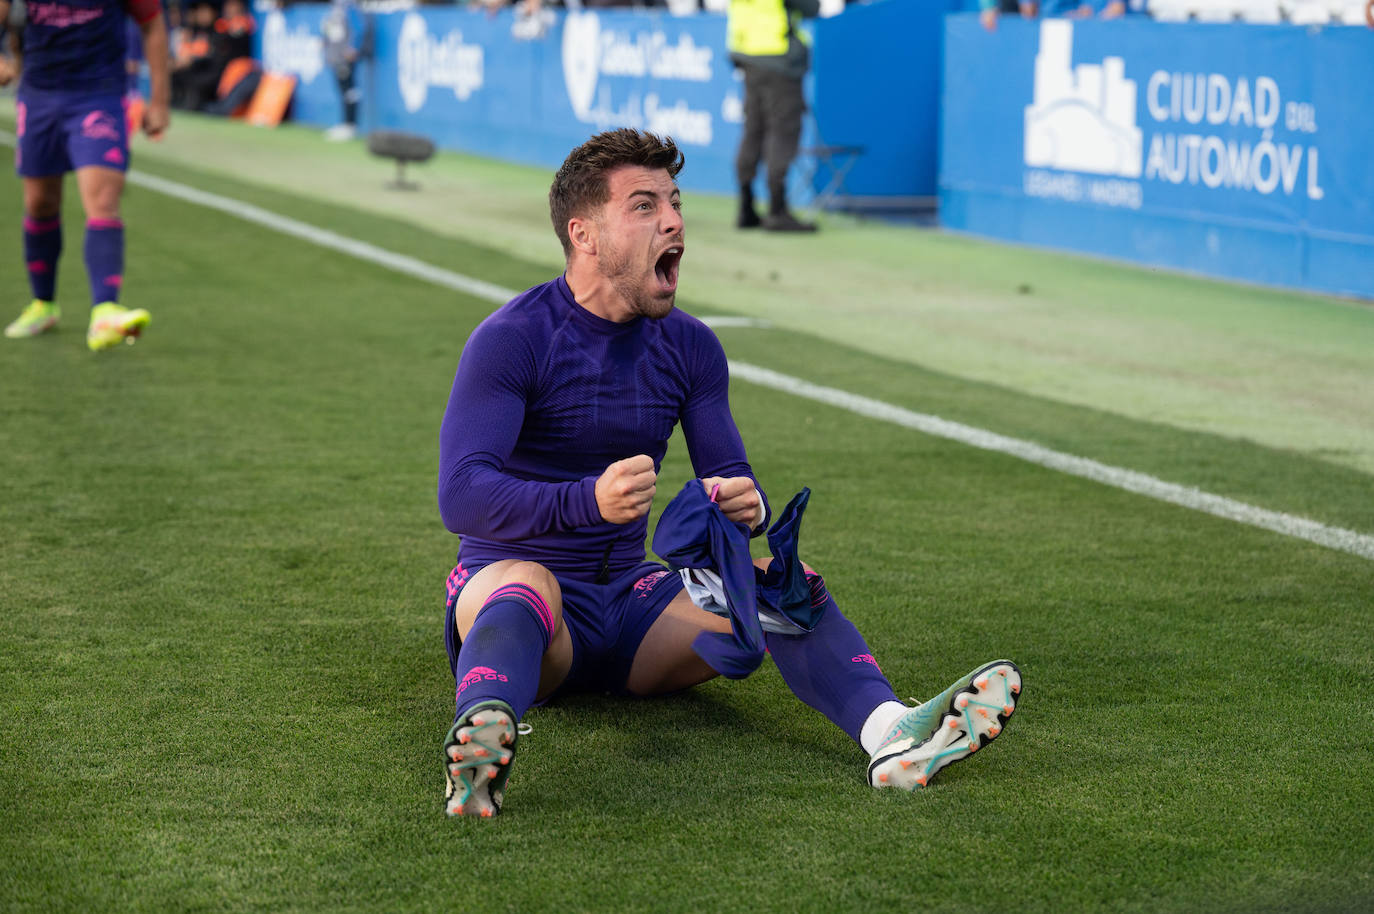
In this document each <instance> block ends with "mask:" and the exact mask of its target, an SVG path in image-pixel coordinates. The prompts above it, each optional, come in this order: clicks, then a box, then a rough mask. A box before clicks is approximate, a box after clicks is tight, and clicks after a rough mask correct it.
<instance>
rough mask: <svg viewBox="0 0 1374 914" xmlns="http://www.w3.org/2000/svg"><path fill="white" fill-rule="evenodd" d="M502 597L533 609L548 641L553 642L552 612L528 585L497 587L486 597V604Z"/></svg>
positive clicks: (537, 593)
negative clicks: (516, 600) (526, 604)
mask: <svg viewBox="0 0 1374 914" xmlns="http://www.w3.org/2000/svg"><path fill="white" fill-rule="evenodd" d="M502 597H515V598H516V599H519V600H524V601H525V602H526V603H528V604H529V605H530V606H532V607H533V608H534V611H535V612H536V613H538V614H539V621H540V622H542V623H544V629H545V630H546V631H547V632H548V633H549V640H550V641H552V640H553V611H552V610H551V609H549V604H548V603H547V602H545V600H544V598H543V597H542V596H540V595H539V591H537V590H535V589H534V588H533V587H531V586H529V585H528V584H507V585H506V586H505V587H498V588H496V589H495V590H493V591H492V592H491V596H489V597H487V602H488V603H490V602H491V601H493V600H499V599H501V598H502Z"/></svg>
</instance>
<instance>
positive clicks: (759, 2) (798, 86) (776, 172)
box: [726, 0, 820, 232]
mask: <svg viewBox="0 0 1374 914" xmlns="http://www.w3.org/2000/svg"><path fill="white" fill-rule="evenodd" d="M819 12H820V0H730V11H729V15H728V18H727V21H726V31H727V35H726V45H727V47H728V48H729V50H730V60H731V61H732V62H733V63H734V64H735V66H737V67H739V68H740V70H742V71H743V73H744V134H743V136H742V137H741V138H740V144H739V154H738V155H737V156H736V158H735V171H736V176H737V177H738V178H739V187H740V209H739V218H738V220H737V221H736V225H738V226H739V227H740V228H755V227H757V226H760V225H762V226H763V227H764V228H765V229H767V230H769V231H775V232H814V231H815V230H816V226H815V225H814V224H813V223H810V222H802V221H800V220H799V219H797V218H796V217H795V216H793V215H792V213H791V211H790V210H788V208H787V170H788V168H790V167H791V166H792V160H793V159H794V158H796V156H797V144H798V143H799V142H800V140H801V128H802V113H803V112H804V111H805V110H806V102H805V101H804V100H803V98H802V77H804V76H805V75H806V68H807V66H809V64H810V61H811V51H810V48H808V47H807V44H806V41H804V40H803V38H802V36H801V35H800V34H799V33H798V31H797V24H798V23H799V22H800V21H801V19H802V18H803V17H807V18H809V17H813V16H815V15H816V14H817V13H819ZM760 160H762V161H764V162H766V163H767V165H768V215H767V216H765V217H764V218H762V219H760V218H759V214H758V211H757V210H755V209H754V176H755V175H756V174H757V172H758V168H759V162H760Z"/></svg>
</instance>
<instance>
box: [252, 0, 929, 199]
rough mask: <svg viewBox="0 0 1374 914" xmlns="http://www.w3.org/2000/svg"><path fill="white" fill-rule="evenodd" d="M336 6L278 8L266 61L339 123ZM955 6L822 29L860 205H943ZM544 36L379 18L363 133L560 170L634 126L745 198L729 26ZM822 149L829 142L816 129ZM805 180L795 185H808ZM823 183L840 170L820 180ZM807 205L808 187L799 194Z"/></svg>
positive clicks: (311, 111)
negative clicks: (939, 184) (944, 59)
mask: <svg viewBox="0 0 1374 914" xmlns="http://www.w3.org/2000/svg"><path fill="white" fill-rule="evenodd" d="M327 8H328V7H327V6H325V5H324V4H310V3H304V4H293V5H291V6H288V7H287V8H286V9H284V10H276V11H271V12H269V13H267V15H266V18H265V19H264V22H263V27H262V28H261V29H260V30H259V57H260V58H262V59H263V61H264V65H265V66H266V67H267V69H269V70H273V71H276V72H284V73H292V74H295V75H296V76H297V78H298V80H299V82H298V86H297V90H296V96H295V100H294V102H293V106H292V111H291V116H292V118H293V119H295V120H297V121H302V122H305V123H310V124H319V125H329V124H333V123H335V122H336V121H337V120H338V119H339V116H340V112H341V105H340V101H339V91H338V87H337V85H336V84H335V80H334V77H333V75H332V74H331V73H329V71H328V69H327V68H326V67H325V65H324V58H323V45H322V43H321V40H320V37H319V26H320V21H321V20H322V19H323V17H324V13H325V11H326V10H327ZM943 12H944V6H943V5H942V4H940V3H937V4H933V5H932V4H928V3H927V4H911V3H908V2H907V0H886V2H880V3H874V4H871V5H862V6H854V7H851V8H850V9H848V10H847V11H846V12H845V13H844V15H842V16H838V17H836V18H834V19H824V20H819V21H816V22H814V23H812V24H811V26H810V28H811V30H812V31H813V32H814V36H815V37H814V62H813V78H812V79H811V80H809V85H810V86H813V87H814V94H815V97H814V100H813V102H812V107H813V108H814V109H815V112H816V123H817V124H818V125H819V126H820V137H821V138H822V139H823V141H824V142H825V143H828V144H842V145H854V146H862V147H864V150H865V152H864V154H863V155H862V156H860V157H859V159H858V160H857V163H856V164H855V166H854V169H853V171H852V172H851V173H850V175H849V178H848V180H847V181H846V188H845V189H846V191H847V192H848V193H849V194H853V195H864V196H870V197H879V196H907V197H910V196H932V195H934V193H935V175H936V170H935V125H936V105H937V101H938V91H937V87H938V78H939V38H940V34H941V32H940V17H941V16H942V15H943ZM546 16H547V18H546V19H545V20H544V21H543V22H542V27H540V28H532V26H533V23H531V22H530V21H528V20H521V19H517V18H516V17H515V15H514V14H513V13H512V12H511V11H510V10H509V9H505V10H502V11H500V12H498V13H495V14H489V13H487V12H484V11H480V10H468V9H459V8H445V7H427V6H421V7H416V8H414V9H412V10H404V11H396V12H388V13H374V14H372V15H371V16H370V22H371V27H372V29H373V36H374V40H373V47H374V52H375V53H374V56H373V58H372V60H371V61H370V65H368V66H364V67H362V68H361V70H360V73H359V78H358V85H359V86H360V87H361V88H362V90H363V96H364V97H363V103H362V115H361V118H362V126H363V127H364V129H371V128H376V127H386V128H392V129H400V130H408V131H412V132H415V133H420V134H423V135H425V136H428V137H429V138H430V139H432V140H433V141H434V142H435V143H437V144H438V145H439V146H441V147H444V148H448V149H459V150H463V151H466V152H472V153H477V154H479V155H489V156H494V157H498V158H502V159H507V160H510V161H515V162H522V163H525V164H529V165H538V166H542V167H549V168H553V167H557V166H558V164H559V163H561V162H562V161H563V157H564V156H565V155H566V154H567V152H568V150H569V149H571V148H572V147H574V146H576V145H577V144H578V143H580V142H582V141H583V140H585V139H586V138H587V137H588V136H590V135H591V134H592V133H595V132H597V131H599V130H604V129H607V128H611V127H619V126H634V127H641V128H643V129H647V130H652V131H655V132H657V133H666V134H669V135H671V136H672V137H673V138H674V139H675V140H677V142H678V143H679V144H680V145H681V146H682V148H683V151H684V152H685V154H686V156H687V168H686V170H685V171H684V172H683V175H682V183H683V186H684V187H688V188H692V189H696V190H708V191H715V192H720V193H734V192H735V190H736V187H735V169H734V160H735V151H736V149H737V148H738V146H739V138H740V125H741V121H742V119H743V108H744V99H743V84H742V82H741V81H740V79H739V77H738V76H737V74H736V72H735V69H734V67H733V66H732V65H731V63H730V59H729V55H728V53H727V51H726V48H725V19H724V17H723V16H720V15H716V14H710V13H698V14H696V15H692V16H685V17H674V16H671V15H668V14H667V13H666V12H662V11H657V10H628V9H620V10H611V9H600V10H584V11H581V12H568V13H565V12H564V11H562V10H558V11H554V12H549V13H546ZM808 137H809V139H808V142H815V139H816V135H815V131H814V130H811V131H809V133H808ZM805 171H806V170H805V169H798V170H796V171H795V172H794V174H793V179H794V182H795V181H796V180H799V177H798V176H799V175H800V174H802V173H804V172H805ZM813 177H814V179H815V180H816V181H818V182H820V183H821V184H824V182H825V181H826V180H827V179H828V177H829V175H828V174H826V173H824V172H823V171H821V172H817V173H815V174H814V176H813ZM794 189H795V190H796V191H798V195H797V199H798V200H801V201H804V200H805V198H806V196H807V189H806V188H803V187H796V186H795V184H794Z"/></svg>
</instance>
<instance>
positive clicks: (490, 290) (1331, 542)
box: [0, 131, 1374, 559]
mask: <svg viewBox="0 0 1374 914" xmlns="http://www.w3.org/2000/svg"><path fill="white" fill-rule="evenodd" d="M0 142H4V143H5V144H6V145H12V144H13V137H12V136H11V135H10V134H7V133H4V132H3V131H0ZM128 180H129V182H130V183H132V184H137V185H138V186H140V187H146V188H148V189H150V190H155V191H157V192H159V193H162V194H166V195H168V196H171V197H176V198H178V199H181V200H185V201H187V202H189V203H196V204H198V205H200V206H205V207H209V208H210V209H217V210H220V211H221V212H225V213H229V214H230V215H233V216H238V217H239V218H240V219H244V220H245V221H248V222H253V223H256V224H258V225H261V226H264V227H265V228H270V229H272V230H273V231H277V232H282V233H283V234H287V235H291V236H293V237H296V238H300V239H301V240H303V241H308V242H310V243H312V244H316V245H319V246H320V247H325V248H330V249H332V250H336V251H340V252H342V253H344V254H348V255H349V256H351V257H355V258H357V259H359V260H365V261H368V262H370V263H375V264H378V265H379V266H384V267H387V268H388V269H391V270H395V271H396V272H398V273H404V274H406V275H408V276H413V277H415V278H417V279H423V280H425V281H427V282H431V283H433V284H435V285H437V286H443V287H444V288H447V289H453V290H455V291H459V292H464V293H467V294H469V295H472V296H474V297H476V298H481V299H485V300H486V301H490V302H493V303H495V304H505V303H506V302H507V301H509V300H510V299H511V298H512V297H514V296H515V295H516V294H518V293H517V291H516V290H514V289H504V288H502V287H500V286H497V285H493V284H491V283H488V282H483V281H482V280H480V279H474V278H472V277H470V276H464V275H462V274H461V273H454V272H452V271H450V270H445V269H443V268H441V267H436V266H432V265H431V264H427V263H424V262H423V261H420V260H416V259H415V258H413V257H407V256H405V255H403V254H396V253H393V252H391V251H387V250H385V249H383V248H379V247H377V246H375V245H371V244H368V243H367V242H365V241H357V240H355V239H353V238H347V237H345V236H343V235H339V234H336V233H335V232H331V231H329V230H327V229H322V228H319V227H317V226H313V225H309V224H307V223H304V222H298V221H296V220H295V219H291V218H288V217H286V216H282V215H279V214H277V213H274V212H271V211H269V210H265V209H262V208H260V207H257V206H253V205H251V204H248V203H243V202H241V201H238V200H234V199H231V198H229V197H221V196H219V195H218V194H212V193H208V192H206V191H202V190H197V189H196V188H194V187H188V186H186V185H185V184H180V183H177V182H175V181H168V180H166V179H165V178H159V177H156V176H154V175H149V174H145V173H143V172H138V171H130V172H129V175H128ZM717 326H723V325H722V324H717ZM729 366H730V371H731V373H732V374H733V375H734V376H735V377H737V378H741V379H743V380H745V381H748V382H750V383H752V384H758V385H760V386H762V387H771V388H773V389H774V390H779V391H782V392H784V393H789V394H793V395H795V396H798V397H804V398H806V399H808V400H815V401H816V402H818V403H825V404H828V405H830V406H835V407H838V408H840V409H844V410H848V411H850V412H853V413H857V414H858V415H861V416H867V417H869V418H871V419H878V420H880V421H883V422H891V423H893V424H894V425H900V426H902V427H904V428H910V429H914V430H916V431H919V432H923V433H925V434H927V435H934V436H936V437H939V438H947V439H950V440H952V441H957V442H960V443H961V444H966V445H969V446H971V447H976V448H982V449H983V450H987V451H997V452H999V453H1003V454H1007V455H1010V456H1012V457H1018V458H1020V459H1021V460H1026V461H1029V462H1031V463H1034V464H1038V465H1040V466H1043V467H1047V468H1049V469H1052V470H1058V471H1059V472H1061V473H1068V474H1069V475H1071V476H1080V477H1082V478H1084V479H1091V480H1093V481H1095V482H1100V483H1102V484H1104V485H1108V486H1113V487H1115V488H1118V489H1125V490H1126V491H1128V492H1134V493H1136V494H1137V495H1144V496H1146V497H1148V498H1154V499H1158V500H1159V501H1165V502H1169V503H1171V504H1175V505H1180V506H1182V507H1185V508H1191V509H1193V510H1194V511H1201V512H1203V513H1204V514H1211V515H1214V516H1216V517H1222V518H1226V519H1227V520H1233V521H1236V522H1238V523H1242V524H1248V525H1250V526H1252V527H1259V528H1261V529H1263V530H1269V531H1271V532H1274V533H1281V534H1283V535H1284V536H1291V537H1294V538H1296V539H1301V540H1306V541H1307V542H1310V543H1316V544H1317V545H1320V546H1326V547H1328V548H1330V549H1337V550H1340V551H1341V552H1348V553H1351V554H1352V555H1358V556H1361V557H1363V558H1367V559H1374V536H1370V535H1368V534H1364V533H1357V532H1355V531H1354V530H1346V529H1343V528H1341V527H1330V526H1327V525H1326V524H1320V523H1317V522H1316V521H1313V520H1308V519H1307V518H1304V517H1297V516H1296V515H1292V514H1284V513H1282V512H1280V511H1269V510H1266V509H1264V508H1257V507H1255V506H1254V505H1248V504H1245V503H1244V502H1240V501H1235V500H1233V499H1230V498H1223V497H1222V496H1220V495H1212V494H1210V493H1208V492H1203V491H1201V490H1199V489H1195V488H1190V487H1188V486H1180V485H1177V484H1175V483H1172V482H1165V481H1164V480H1162V479H1158V478H1156V477H1154V476H1149V475H1146V474H1145V473H1137V472H1135V471H1134V470H1123V469H1121V468H1120V467H1114V466H1110V465H1108V464H1105V463H1098V462H1097V461H1096V460H1088V459H1086V458H1084V457H1074V456H1073V455H1071V454H1064V453H1061V452H1059V451H1053V450H1050V449H1049V448H1046V447H1041V446H1040V445H1038V444H1034V443H1032V442H1029V441H1022V440H1020V439H1018V438H1008V437H1007V436H1005V435H999V434H997V433H995V432H989V431H987V430H985V429H980V428H975V427H973V426H971V425H963V424H962V423H959V422H951V421H949V420H948V419H941V418H940V417H939V416H932V415H929V414H927V413H918V412H913V411H912V410H909V409H903V408H902V407H900V406H893V405H892V404H890V403H883V402H882V401H880V400H873V399H870V398H868V397H862V396H859V395H858V394H851V393H848V392H847V391H843V390H837V389H836V388H833V387H822V386H820V385H818V384H812V383H810V382H809V381H803V380H802V379H800V378H794V377H792V376H790V375H785V374H780V373H778V372H776V371H771V370H769V369H767V368H760V367H759V366H757V365H750V364H748V363H747V362H736V361H733V360H731V361H730V362H729Z"/></svg>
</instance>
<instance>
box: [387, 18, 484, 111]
mask: <svg viewBox="0 0 1374 914" xmlns="http://www.w3.org/2000/svg"><path fill="white" fill-rule="evenodd" d="M396 58H397V60H396V63H397V67H396V69H397V77H398V81H399V83H400V88H401V101H402V102H403V103H404V104H405V106H406V110H407V111H419V110H420V108H421V107H423V106H424V103H425V98H426V96H428V95H429V87H430V86H442V87H445V88H449V89H452V90H453V94H454V95H455V96H456V97H457V98H458V100H459V101H460V102H461V101H467V100H468V98H470V97H471V96H472V93H474V92H476V91H477V90H478V89H480V88H482V83H483V82H484V79H485V71H486V62H485V56H484V54H483V51H482V46H481V45H479V44H464V43H463V33H462V32H460V31H457V30H454V31H451V32H449V33H448V34H447V35H445V36H444V40H443V41H436V40H434V39H433V38H431V37H430V36H429V29H428V28H427V27H426V25H425V20H424V17H423V16H421V15H420V14H418V13H407V14H406V18H405V20H404V21H402V23H401V36H400V39H399V40H398V42H397V50H396Z"/></svg>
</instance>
